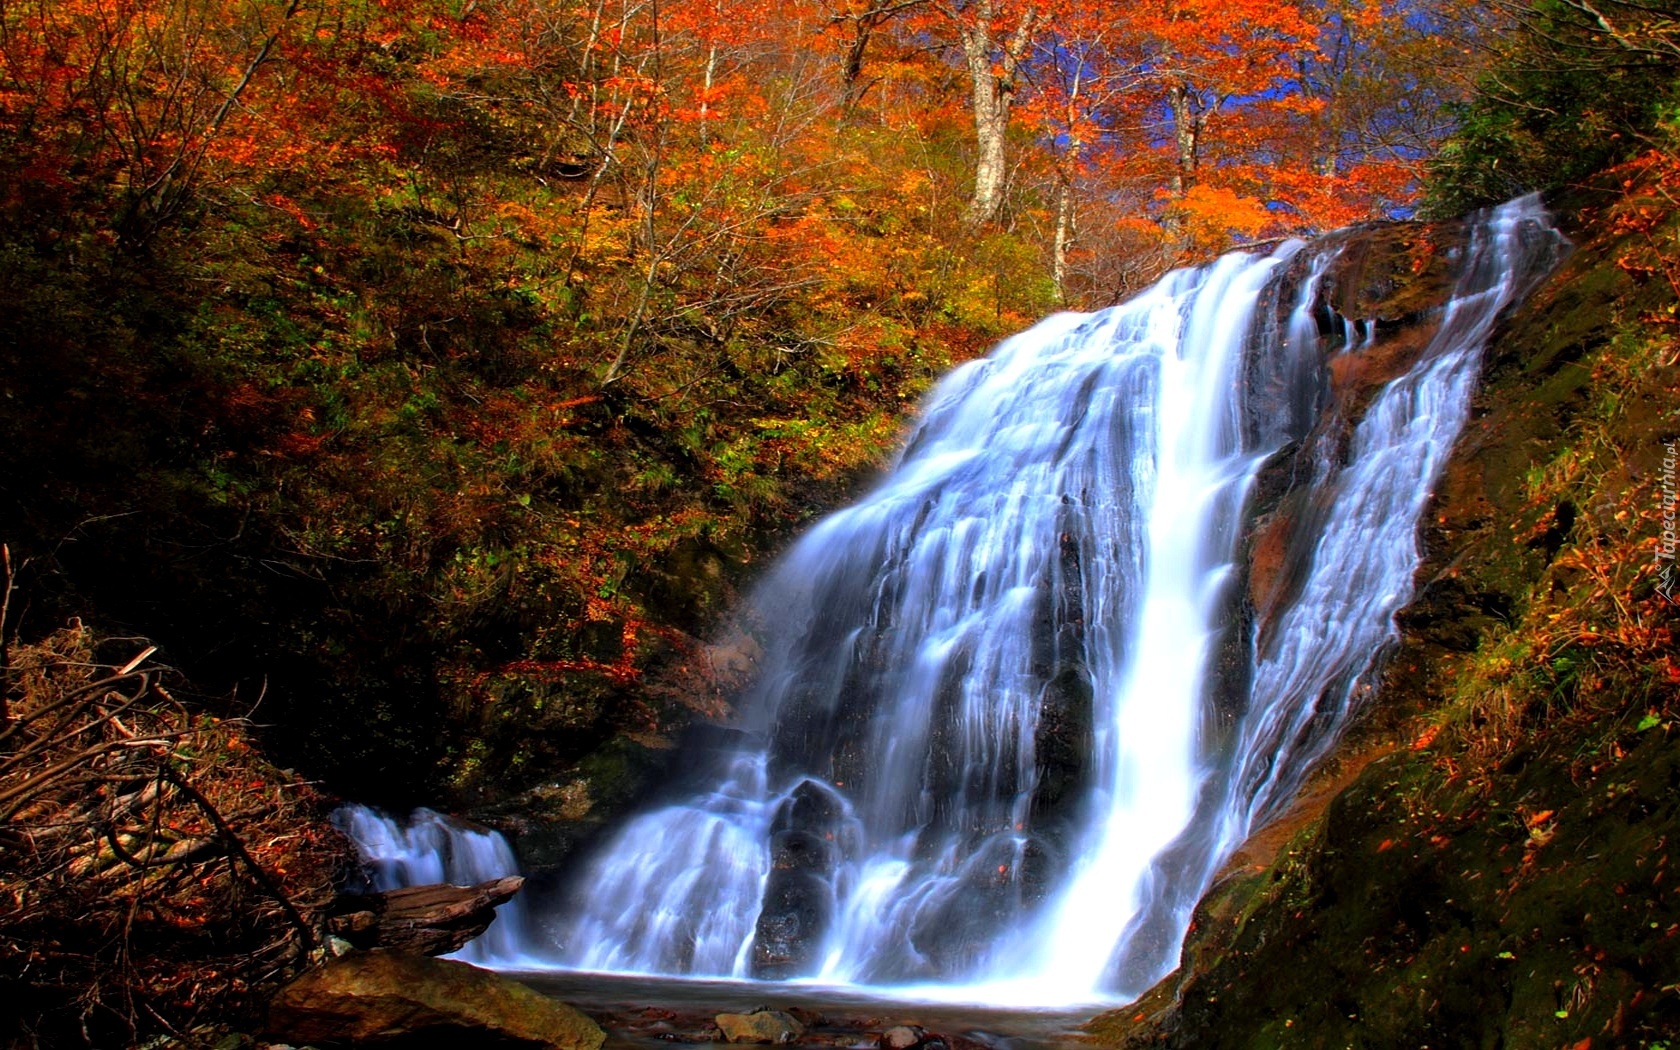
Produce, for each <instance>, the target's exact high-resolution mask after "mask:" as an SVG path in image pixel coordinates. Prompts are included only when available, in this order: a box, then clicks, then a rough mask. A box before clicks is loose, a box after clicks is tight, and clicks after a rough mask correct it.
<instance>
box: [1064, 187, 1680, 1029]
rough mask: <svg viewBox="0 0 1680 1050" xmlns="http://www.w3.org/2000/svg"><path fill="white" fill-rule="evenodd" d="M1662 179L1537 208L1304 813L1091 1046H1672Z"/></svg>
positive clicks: (1667, 388) (1674, 705)
mask: <svg viewBox="0 0 1680 1050" xmlns="http://www.w3.org/2000/svg"><path fill="white" fill-rule="evenodd" d="M1673 178H1674V163H1673V161H1672V160H1671V159H1670V160H1660V159H1659V160H1654V161H1648V162H1646V163H1644V164H1642V165H1634V166H1631V167H1630V168H1627V169H1623V170H1622V171H1620V172H1618V173H1616V176H1615V177H1614V178H1612V179H1608V180H1606V181H1604V182H1603V183H1602V189H1601V190H1599V191H1596V192H1593V191H1589V192H1581V193H1577V194H1574V195H1572V196H1570V197H1568V198H1567V199H1559V200H1556V201H1554V202H1553V203H1554V206H1555V207H1556V209H1557V211H1558V212H1559V214H1560V216H1561V218H1562V221H1563V223H1564V225H1565V227H1566V231H1567V232H1568V234H1569V236H1570V238H1571V240H1572V241H1573V242H1574V244H1575V246H1576V247H1575V251H1574V252H1573V254H1572V255H1571V257H1570V258H1569V259H1568V260H1567V261H1566V262H1565V263H1564V265H1563V266H1562V267H1561V268H1560V270H1559V272H1557V273H1556V274H1555V275H1554V276H1553V278H1552V279H1551V280H1550V281H1548V282H1547V284H1546V285H1545V286H1543V287H1542V288H1541V289H1540V290H1539V291H1538V292H1537V293H1536V294H1535V295H1534V296H1533V297H1532V299H1531V300H1530V301H1529V303H1528V304H1527V305H1526V306H1525V307H1524V308H1523V309H1521V310H1520V311H1518V312H1517V313H1516V314H1515V315H1514V316H1513V317H1512V318H1511V320H1510V322H1509V324H1508V326H1507V330H1506V331H1505V332H1504V333H1503V335H1502V336H1501V337H1500V338H1499V339H1498V340H1497V341H1496V343H1495V344H1494V345H1493V346H1492V347H1491V348H1490V350H1489V352H1488V356H1487V358H1486V361H1485V371H1484V377H1483V385H1482V387H1481V390H1480V392H1479V394H1478V396H1477V399H1476V403H1475V406H1474V409H1473V414H1472V418H1471V420H1470V423H1469V425H1468V426H1467V428H1466V431H1465V434H1464V436H1463V437H1462V438H1461V440H1460V444H1459V447H1458V448H1457V450H1456V451H1455V454H1454V457H1453V460H1452V461H1451V464H1450V465H1449V467H1448V472H1447V475H1446V477H1444V478H1443V479H1442V481H1441V483H1440V485H1439V486H1438V488H1437V492H1436V501H1435V505H1434V506H1433V508H1432V509H1431V512H1430V516H1429V519H1428V522H1427V525H1426V528H1425V536H1424V541H1425V545H1426V550H1427V561H1426V564H1425V566H1424V567H1423V569H1422V570H1421V572H1420V575H1419V579H1418V582H1419V594H1418V598H1417V600H1416V601H1415V603H1414V604H1413V605H1412V607H1411V608H1409V609H1408V610H1407V611H1406V612H1405V613H1404V614H1403V615H1402V617H1401V620H1402V627H1403V628H1404V632H1405V633H1404V641H1403V644H1402V646H1401V648H1400V649H1399V650H1398V651H1397V653H1396V654H1395V655H1394V657H1393V658H1392V659H1391V660H1390V661H1389V663H1388V665H1387V669H1386V672H1385V676H1384V682H1383V684H1382V688H1381V689H1380V691H1379V699H1378V700H1377V702H1376V704H1375V706H1374V708H1373V709H1372V710H1371V711H1369V712H1368V713H1367V716H1366V719H1365V721H1364V723H1363V724H1362V725H1361V726H1360V727H1359V728H1358V729H1357V730H1356V731H1355V733H1354V734H1353V735H1352V737H1351V738H1350V739H1349V740H1348V741H1347V742H1346V744H1345V745H1344V749H1343V755H1342V757H1341V758H1340V759H1338V760H1337V762H1336V763H1334V768H1332V769H1330V770H1327V771H1325V772H1324V773H1323V774H1322V775H1321V779H1322V780H1323V781H1324V782H1325V783H1326V784H1327V785H1328V786H1327V787H1326V788H1325V789H1324V790H1322V791H1321V796H1322V798H1321V801H1320V802H1319V804H1318V806H1317V808H1316V810H1314V809H1312V808H1311V807H1309V809H1308V811H1307V812H1305V813H1304V814H1303V813H1297V814H1295V815H1294V816H1293V817H1292V818H1291V822H1289V823H1286V824H1285V825H1283V826H1282V827H1274V828H1273V829H1271V830H1270V831H1269V832H1263V833H1262V835H1261V836H1259V838H1262V839H1270V840H1272V841H1271V842H1270V843H1267V842H1259V843H1256V844H1254V845H1253V846H1252V847H1251V848H1250V849H1249V850H1248V851H1247V852H1246V853H1245V854H1239V856H1238V857H1237V858H1236V859H1235V860H1234V861H1233V863H1232V865H1231V866H1230V869H1229V870H1228V871H1227V872H1226V875H1225V878H1224V880H1223V881H1222V882H1221V883H1219V884H1218V885H1217V886H1216V887H1215V889H1214V890H1213V891H1212V892H1211V893H1210V894H1209V895H1208V896H1207V898H1206V899H1204V901H1203V902H1202V904H1201V905H1200V907H1199V910H1198V914H1197V917H1196V921H1195V925H1194V927H1193V929H1192V932H1191V936H1190V939H1189V942H1188V943H1187V945H1186V949H1185V955H1184V965H1183V967H1182V968H1181V970H1180V971H1179V972H1178V973H1175V974H1174V975H1172V976H1170V977H1169V978H1167V980H1166V981H1164V982H1163V983H1162V984H1161V985H1160V986H1158V987H1157V988H1156V989H1154V990H1153V991H1152V992H1151V993H1150V994H1149V995H1148V996H1146V997H1145V998H1144V999H1143V1000H1141V1001H1140V1002H1138V1003H1136V1004H1134V1005H1133V1006H1131V1007H1129V1008H1127V1009H1124V1010H1119V1011H1114V1012H1112V1013H1110V1014H1107V1015H1104V1016H1102V1017H1100V1018H1098V1019H1096V1020H1095V1021H1093V1022H1092V1023H1091V1025H1090V1026H1089V1033H1090V1037H1091V1039H1093V1040H1094V1041H1095V1042H1097V1043H1099V1044H1102V1045H1110V1046H1146V1045H1165V1046H1175V1047H1196V1048H1198V1050H1202V1048H1215V1047H1256V1048H1258V1047H1373V1048H1374V1047H1394V1046H1416V1047H1422V1046H1429V1047H1460V1046H1466V1047H1563V1046H1568V1047H1581V1046H1591V1047H1624V1046H1625V1047H1659V1046H1666V1045H1668V1043H1667V1042H1666V1040H1672V1039H1674V1038H1675V1035H1676V1033H1680V901H1677V900H1676V898H1675V895H1674V889H1673V886H1674V881H1675V878H1676V873H1675V872H1674V871H1673V870H1671V869H1672V868H1673V867H1674V864H1673V862H1672V860H1671V858H1672V856H1673V854H1674V852H1675V843H1676V842H1677V841H1680V662H1677V654H1676V652H1675V649H1674V647H1673V639H1672V633H1671V629H1672V625H1673V623H1674V621H1675V616H1676V613H1680V609H1677V608H1676V607H1675V605H1674V604H1673V603H1672V602H1671V601H1670V600H1669V599H1668V597H1667V596H1666V594H1665V593H1663V591H1664V589H1665V587H1666V585H1665V582H1664V581H1665V579H1668V580H1671V579H1672V575H1670V576H1668V577H1665V576H1664V575H1663V569H1664V567H1665V566H1668V567H1669V571H1670V573H1672V561H1667V562H1665V561H1664V560H1663V559H1662V557H1661V555H1662V552H1663V548H1662V547H1661V532H1662V529H1663V527H1664V524H1663V514H1664V510H1665V506H1666V508H1667V510H1668V512H1669V513H1670V514H1672V511H1673V503H1672V499H1673V494H1672V488H1673V479H1672V473H1670V474H1669V475H1668V480H1667V486H1668V487H1667V490H1665V488H1664V485H1665V481H1664V473H1663V472H1664V469H1665V467H1664V460H1665V455H1666V456H1667V458H1668V463H1669V464H1671V465H1672V463H1673V458H1674V457H1673V449H1674V443H1675V442H1676V441H1677V440H1680V394H1676V393H1675V391H1677V390H1680V367H1677V365H1676V358H1677V354H1680V350H1677V346H1676V329H1675V324H1674V320H1673V319H1674V316H1675V306H1674V304H1675V300H1676V286H1675V284H1674V281H1673V277H1674V275H1675V268H1676V263H1675V260H1674V259H1673V258H1672V245H1673V244H1674V243H1676V239H1675V238H1676V234H1677V232H1680V221H1677V219H1676V214H1675V208H1674V206H1673V204H1672V199H1673V198H1672V194H1671V193H1670V192H1669V189H1670V187H1671V183H1672V180H1673ZM1665 246H1666V247H1665ZM1667 469H1669V470H1670V471H1672V466H1670V467H1669V468H1667ZM1665 500H1666V501H1668V502H1667V503H1666V504H1665ZM1338 778H1339V779H1341V780H1348V779H1349V778H1351V783H1350V784H1348V785H1347V786H1346V787H1345V788H1344V789H1340V790H1337V789H1338V788H1339V787H1340V785H1338V784H1334V783H1330V782H1331V781H1334V780H1337V779H1338ZM1326 801H1327V804H1325V802H1326ZM1274 851H1275V855H1271V856H1267V853H1268V852H1274Z"/></svg>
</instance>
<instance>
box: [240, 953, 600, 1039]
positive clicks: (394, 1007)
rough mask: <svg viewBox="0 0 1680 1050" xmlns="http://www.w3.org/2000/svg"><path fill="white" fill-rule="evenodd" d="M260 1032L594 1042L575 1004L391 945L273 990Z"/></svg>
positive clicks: (595, 1033)
mask: <svg viewBox="0 0 1680 1050" xmlns="http://www.w3.org/2000/svg"><path fill="white" fill-rule="evenodd" d="M268 1035H269V1036H270V1037H272V1038H274V1039H281V1040H285V1041H286V1042H289V1043H293V1044H299V1043H318V1044H328V1045H332V1046H346V1045H348V1046H353V1047H368V1048H389V1050H405V1048H407V1050H419V1048H423V1047H435V1046H446V1045H447V1046H472V1047H486V1048H498V1050H522V1048H528V1050H599V1047H600V1046H601V1044H602V1043H603V1042H605V1040H606V1033H605V1032H603V1031H601V1029H600V1027H599V1026H598V1025H596V1024H595V1022H594V1021H592V1020H590V1019H589V1018H588V1017H586V1016H585V1015H584V1014H582V1013H581V1012H579V1011H578V1010H575V1009H573V1008H572V1007H570V1006H567V1005H566V1004H565V1003H561V1002H557V1001H555V1000H553V999H550V998H548V997H547V996H545V995H542V994H541V993H539V992H536V991H533V990H532V989H530V988H527V987H526V986H524V985H522V984H519V983H518V982H516V981H511V980H509V979H507V978H506V977H502V976H500V975H498V974H494V973H491V972H490V971H488V970H480V969H479V968H477V967H475V966H469V965H467V964H466V963H461V962H452V961H450V960H446V959H431V958H427V957H425V956H421V955H406V954H403V953H400V952H384V951H379V952H358V953H356V954H354V955H347V956H345V957H343V958H340V959H334V960H332V961H331V962H329V963H327V964H326V965H325V966H322V967H320V968H318V969H315V970H311V971H310V972H309V973H306V974H304V975H303V976H302V977H299V978H298V979H297V980H295V981H293V982H292V983H291V984H289V985H287V986H286V987H284V988H282V989H281V990H280V992H279V994H278V995H276V996H275V997H274V1000H273V1002H272V1003H270V1004H269V1013H268Z"/></svg>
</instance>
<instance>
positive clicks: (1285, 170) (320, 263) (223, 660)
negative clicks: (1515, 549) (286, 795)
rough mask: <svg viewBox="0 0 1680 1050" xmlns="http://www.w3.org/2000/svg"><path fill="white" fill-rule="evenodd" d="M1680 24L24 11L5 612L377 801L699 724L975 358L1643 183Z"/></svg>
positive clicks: (562, 10)
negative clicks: (813, 537) (740, 649)
mask: <svg viewBox="0 0 1680 1050" xmlns="http://www.w3.org/2000/svg"><path fill="white" fill-rule="evenodd" d="M1673 24H1674V23H1673V20H1672V18H1671V17H1670V16H1669V15H1668V14H1666V13H1665V9H1664V8H1663V7H1662V6H1661V5H1655V4H1648V3H1644V2H1642V0H1641V2H1616V3H1611V4H1609V5H1608V6H1601V7H1593V6H1591V5H1589V4H1586V3H1585V2H1581V0H1541V2H1540V3H1539V4H1537V5H1535V6H1532V7H1528V6H1513V7H1506V6H1504V5H1503V4H1502V3H1496V4H1492V5H1489V4H1478V3H1471V2H1466V0H1416V2H1411V0H1408V2H1402V3H1389V2H1383V0H1304V2H1299V3H1289V2H1275V0H1219V2H1212V0H1171V2H1165V0H1141V2H1138V3H1129V4H1125V5H1111V4H1095V3H1072V2H1066V0H1032V2H1022V0H968V2H955V0H794V2H777V3H760V2H749V0H710V2H670V0H667V2H664V3H661V2H659V0H647V2H637V0H599V2H592V3H572V2H547V0H0V296H3V297H4V298H5V300H6V301H7V303H8V306H7V308H6V309H5V310H3V311H0V366H3V367H0V398H4V404H5V412H4V414H3V416H0V441H3V443H4V445H5V447H6V448H7V449H8V450H9V451H8V462H7V464H6V469H5V470H4V471H3V472H0V520H3V521H4V523H5V528H6V529H7V534H6V535H5V536H4V537H0V538H3V539H6V540H7V541H9V542H10V543H11V545H12V548H13V551H14V555H15V557H16V560H17V562H18V564H19V565H20V566H22V568H20V569H19V571H18V575H17V582H18V585H19V588H20V590H19V593H20V594H27V595H28V596H29V600H28V603H27V604H25V603H22V602H21V601H20V605H19V606H18V609H19V610H21V611H14V613H13V615H12V619H11V620H10V621H8V623H6V624H5V628H6V630H8V631H11V632H13V633H19V632H21V633H23V634H29V633H31V632H34V633H36V634H39V633H43V632H45V631H48V630H51V629H53V628H55V627H57V626H59V625H61V624H62V622H63V617H65V616H67V615H71V614H85V615H88V616H90V617H96V618H98V619H99V620H101V621H102V622H107V623H110V624H113V625H116V626H120V627H125V628H130V629H133V630H136V631H143V632H145V633H147V634H148V635H150V636H153V637H156V638H158V639H159V640H160V641H161V642H163V643H164V644H165V646H166V651H169V652H171V653H173V654H174V655H177V656H178V657H179V658H180V659H181V660H182V661H183V662H190V663H192V665H193V666H194V668H195V671H196V673H198V674H199V675H201V676H203V679H204V681H205V683H206V687H207V688H211V689H213V690H214V691H216V692H217V694H218V695H223V696H226V695H237V696H242V697H243V698H244V699H243V700H240V701H238V702H239V703H246V702H249V701H250V700H251V699H252V698H254V697H256V696H258V695H262V696H265V697H268V698H269V699H268V700H267V701H266V702H267V703H268V704H269V705H270V706H269V707H268V708H267V709H266V710H267V711H268V713H269V715H270V716H271V720H272V722H273V726H274V728H273V730H272V737H273V739H272V740H271V741H270V743H271V744H272V745H273V746H274V747H276V748H277V749H278V752H279V754H280V755H281V757H283V758H285V759H286V760H288V761H295V762H298V763H300V764H301V765H302V766H303V767H304V768H307V769H312V770H316V771H320V772H322V773H324V774H325V775H327V777H328V779H329V780H331V781H332V782H333V783H335V784H336V785H337V786H339V787H340V788H342V789H345V790H349V791H361V792H369V793H374V794H378V793H386V794H391V795H403V794H405V793H412V792H416V791H435V790H438V789H439V786H440V785H447V786H448V789H449V790H453V791H461V792H473V791H484V792H491V791H492V790H493V787H494V785H493V784H491V781H492V780H494V781H497V782H498V783H501V782H503V781H511V782H515V783H517V782H518V781H520V780H521V779H522V778H528V777H531V776H536V775H538V774H539V773H540V771H541V770H545V769H553V768H557V767H559V766H562V765H564V764H565V763H567V762H575V761H582V760H584V759H585V758H587V757H588V756H591V755H598V754H599V748H600V747H602V746H603V745H604V742H606V741H609V740H633V741H644V742H658V741H660V740H661V734H662V733H663V731H664V727H665V726H666V724H667V722H668V721H669V718H668V715H669V714H670V712H671V711H675V710H681V709H687V708H702V709H705V708H707V707H708V705H711V704H714V703H715V702H716V697H715V695H713V694H711V693H709V692H707V691H706V690H704V689H702V690H698V691H697V690H695V689H694V688H693V687H692V686H680V687H679V686H676V685H670V684H669V683H666V684H661V682H662V681H663V680H662V679H659V675H660V674H661V673H662V672H661V669H662V668H663V669H670V668H681V667H683V666H685V665H684V661H685V660H688V659H689V658H690V657H691V656H692V653H693V649H692V642H693V638H694V637H695V636H696V635H698V634H699V633H701V632H703V631H704V630H705V629H706V628H707V627H708V626H710V625H711V624H712V623H713V622H714V621H715V618H716V615H717V613H718V611H719V610H720V609H721V607H722V605H723V604H724V603H725V602H726V601H727V600H728V597H729V595H730V593H731V591H732V588H734V587H735V586H737V585H739V584H740V583H741V582H742V581H743V580H744V579H746V578H747V576H748V575H749V574H750V572H751V567H752V566H753V565H754V564H756V563H757V562H758V561H759V560H760V559H761V558H762V557H764V556H766V555H767V554H768V553H769V552H770V551H771V550H772V549H773V548H774V547H775V546H776V545H778V544H779V543H781V542H783V541H784V540H785V537H786V535H787V532H788V529H789V527H790V526H792V525H794V524H797V523H798V522H800V521H803V520H805V519H807V518H808V517H809V515H810V514H811V513H813V512H814V511H815V510H816V509H818V508H821V507H824V506H828V505H831V504H832V502H833V501H834V500H835V499H836V498H838V497H839V496H840V495H841V494H843V492H844V491H845V490H846V489H847V488H848V487H849V486H851V485H854V484H856V483H857V481H858V480H859V479H860V478H861V477H863V476H864V473H865V472H866V471H867V470H868V469H869V468H870V467H871V466H873V465H876V464H878V463H879V462H880V461H881V459H882V457H883V456H884V455H885V453H886V451H887V450H888V449H890V447H891V446H892V443H893V441H894V440H895V438H896V436H897V434H898V433H899V427H900V424H901V422H902V419H903V417H904V413H905V412H906V410H907V409H908V407H909V406H910V405H912V404H913V403H914V399H915V398H916V397H917V396H918V395H919V394H920V393H921V392H922V391H923V390H925V389H926V387H927V385H928V384H929V382H930V381H931V380H932V378H933V377H935V376H937V375H938V374H939V373H940V372H942V371H943V370H945V369H946V368H948V367H949V366H950V365H952V364H953V363H955V362H958V361H960V360H963V359H966V358H969V357H972V356H974V355H976V354H978V353H980V352H982V351H983V350H984V349H985V348H986V347H987V346H988V345H989V344H990V343H991V342H993V341H994V340H995V339H997V338H999V337H1000V336H1002V335H1004V334H1007V333H1009V332H1012V331H1015V330H1018V329H1020V328H1022V327H1024V326H1026V325H1028V324H1030V323H1031V322H1033V321H1034V320H1036V319H1037V318H1038V317H1040V316H1042V315H1043V314H1045V313H1046V312H1048V311H1051V310H1054V309H1056V308H1059V307H1062V306H1072V307H1086V308H1089V307H1096V306H1101V305H1104V304H1107V303H1110V302H1112V301H1115V300H1116V299H1118V298H1121V297H1123V296H1125V295H1127V294H1129V293H1130V292H1132V291H1135V290H1137V289H1139V288H1141V287H1142V286H1144V285H1145V284H1147V283H1148V282H1149V281H1151V280H1153V279H1154V278H1155V277H1156V276H1158V275H1160V274H1161V273H1162V272H1164V271H1165V270H1167V269H1169V268H1171V267H1173V266H1176V265H1182V264H1185V263H1188V262H1193V261H1198V260H1202V259H1205V258H1208V257H1209V256H1211V255H1212V254H1213V253H1216V252H1218V251H1222V250H1224V249H1226V248H1229V247H1231V246H1233V245H1237V244H1242V243H1251V242H1256V241H1264V240H1268V239H1271V238H1280V237H1285V236H1290V235H1296V234H1310V233H1314V232H1320V231H1324V230H1327V229H1331V228H1334V227H1339V226H1342V225H1346V224H1349V223H1355V222H1359V221H1363V220H1369V219H1378V218H1385V217H1394V216H1404V215H1409V214H1412V213H1413V212H1415V211H1416V210H1417V209H1419V207H1420V206H1428V205H1429V204H1430V202H1433V206H1434V207H1436V208H1437V209H1438V210H1439V209H1451V208H1459V207H1465V206H1472V205H1476V204H1482V203H1488V202H1491V201H1493V200H1496V199H1501V198H1503V197H1506V196H1510V195H1513V194H1515V193H1517V192H1520V191H1523V190H1527V189H1533V188H1541V187H1544V186H1548V185H1553V184H1556V183H1558V182H1560V181H1565V180H1567V179H1570V178H1575V177H1583V176H1585V175H1586V174H1590V172H1591V171H1592V170H1595V169H1596V167H1602V166H1603V165H1605V164H1608V163H1611V162H1614V161H1616V160H1618V159H1623V158H1625V157H1628V156H1632V155H1634V154H1636V153H1637V152H1639V151H1640V150H1643V149H1648V148H1650V146H1651V144H1652V143H1653V142H1654V141H1655V140H1654V139H1653V138H1652V136H1653V135H1656V134H1657V131H1656V130H1655V129H1658V128H1659V127H1663V126H1666V125H1665V124H1664V121H1667V120H1671V119H1672V116H1673V102H1674V99H1675V98H1676V92H1675V90H1674V85H1673V77H1672V74H1671V73H1669V72H1667V71H1666V70H1668V69H1669V68H1670V63H1671V61H1672V59H1673V58H1674V47H1675V45H1674V29H1673ZM1560 127H1567V128H1571V129H1575V131H1576V133H1577V134H1576V137H1575V138H1574V139H1573V140H1572V141H1570V142H1569V143H1568V144H1567V145H1560V144H1559V143H1560V142H1561V138H1562V137H1561V136H1559V135H1557V134H1556V130H1557V128H1560ZM1449 136H1453V137H1449ZM1444 143H1445V144H1446V145H1445V146H1443V144H1444ZM1501 165H1503V166H1501ZM1431 170H1433V171H1434V173H1435V174H1434V176H1433V178H1431V176H1430V174H1429V173H1430V172H1431ZM674 677H675V678H676V679H680V680H682V681H692V680H693V675H692V674H690V675H687V676H686V677H685V676H684V675H683V674H681V673H677V674H675V675H674ZM656 679H658V680H656ZM223 690H227V691H228V692H223ZM590 760H591V761H593V760H594V759H590ZM487 770H494V773H493V774H490V773H487V772H486V771H487Z"/></svg>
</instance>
